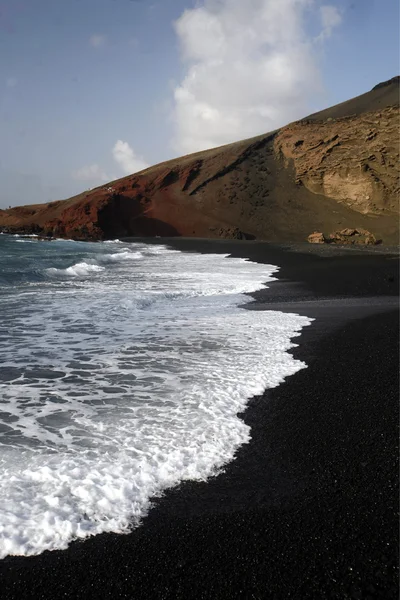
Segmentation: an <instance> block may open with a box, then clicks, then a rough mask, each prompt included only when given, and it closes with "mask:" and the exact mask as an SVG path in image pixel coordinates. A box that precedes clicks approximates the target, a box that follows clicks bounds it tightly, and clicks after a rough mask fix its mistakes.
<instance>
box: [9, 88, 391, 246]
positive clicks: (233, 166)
mask: <svg viewBox="0 0 400 600" xmlns="http://www.w3.org/2000/svg"><path fill="white" fill-rule="evenodd" d="M398 106H399V78H398V77H396V78H394V79H392V80H390V81H388V82H384V83H382V84H379V85H378V86H375V88H373V90H371V91H370V92H368V93H366V94H363V95H361V96H358V97H357V98H353V99H352V100H349V101H347V102H344V103H342V104H339V105H337V106H334V107H332V108H330V109H326V110H324V111H321V112H319V113H315V114H313V115H310V116H309V117H307V118H305V119H302V120H300V121H298V122H295V123H292V124H290V125H288V126H286V127H283V128H282V129H280V130H278V131H275V132H272V133H269V134H265V135H260V136H258V137H255V138H252V139H249V140H243V141H240V142H236V143H233V144H229V145H227V146H222V147H220V148H213V149H211V150H207V151H203V152H198V153H196V154H191V155H188V156H183V157H180V158H177V159H173V160H170V161H167V162H164V163H161V164H159V165H156V166H154V167H150V168H149V169H146V170H144V171H142V172H140V173H137V174H134V175H130V176H128V177H124V178H122V179H119V180H117V181H114V182H112V183H110V184H106V185H103V186H100V187H98V188H96V189H94V190H90V191H86V192H83V193H82V194H80V195H78V196H75V197H73V198H70V199H69V200H63V201H57V202H50V203H47V204H40V205H27V206H22V207H17V208H13V209H9V210H6V211H0V226H2V227H3V228H8V229H9V230H13V231H17V230H18V231H34V230H35V231H37V232H42V233H45V234H50V235H56V236H67V237H75V238H79V239H103V238H112V237H122V236H128V235H141V236H142V235H143V236H146V235H148V236H154V235H160V236H174V235H184V236H197V237H218V236H222V237H250V238H252V237H256V238H258V239H266V240H270V241H298V240H304V239H305V238H306V237H307V235H308V234H309V233H311V232H312V231H314V230H323V231H326V232H330V231H333V230H335V229H342V228H344V227H363V228H365V229H369V230H370V231H372V232H373V233H375V235H377V237H380V238H382V239H383V240H384V242H385V243H396V242H397V236H398V193H399V181H398V165H399V134H398V132H399V108H398Z"/></svg>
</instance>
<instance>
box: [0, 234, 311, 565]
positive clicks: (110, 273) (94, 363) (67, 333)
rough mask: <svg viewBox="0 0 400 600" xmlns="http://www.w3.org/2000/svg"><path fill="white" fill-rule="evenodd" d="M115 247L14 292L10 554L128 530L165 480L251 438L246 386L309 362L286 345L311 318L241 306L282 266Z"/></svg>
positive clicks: (202, 470) (207, 472)
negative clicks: (245, 414)
mask: <svg viewBox="0 0 400 600" xmlns="http://www.w3.org/2000/svg"><path fill="white" fill-rule="evenodd" d="M55 244H57V242H56V243H55ZM83 247H84V246H83ZM111 247H112V246H111ZM60 248H61V243H60ZM77 248H78V246H77ZM81 248H82V246H79V251H80V252H82V251H83V250H81ZM103 248H104V249H105V248H107V252H104V251H103ZM109 249H110V244H108V245H107V246H104V245H102V244H99V245H98V246H93V249H92V250H93V252H92V254H91V255H90V256H86V257H85V259H84V260H76V261H75V262H73V264H71V265H70V266H69V267H65V268H64V269H59V271H60V272H61V271H62V272H63V273H64V275H62V277H64V279H62V277H61V278H60V277H58V276H56V277H54V273H53V276H52V277H50V278H48V280H47V281H45V282H44V283H42V284H40V285H38V287H37V288H36V287H35V288H33V289H32V288H29V289H24V288H22V289H19V291H18V294H17V296H15V295H14V296H11V295H10V297H9V298H8V299H7V298H6V301H5V302H4V303H3V306H4V310H3V318H4V319H5V320H6V323H5V324H4V327H3V329H2V330H0V333H3V335H4V332H6V331H7V332H8V334H9V335H10V340H13V343H12V344H11V343H10V341H7V340H6V339H5V338H4V337H3V338H0V339H3V340H4V341H3V342H0V349H1V351H2V356H3V362H2V365H1V368H0V382H2V383H1V385H0V393H1V398H2V403H1V411H2V412H1V421H0V425H1V427H2V435H1V438H0V443H1V445H2V448H1V450H2V455H1V467H0V556H1V557H4V556H6V555H7V554H20V555H30V554H38V553H41V552H43V551H44V550H54V549H62V548H66V547H67V545H68V544H69V542H70V541H71V540H73V539H76V538H85V537H87V536H90V535H95V534H98V533H100V532H105V531H113V532H120V533H126V532H128V531H129V530H130V529H131V528H132V527H134V526H137V525H139V524H140V522H141V520H142V519H143V517H144V516H145V515H146V514H147V512H148V510H149V508H150V506H151V499H152V498H154V497H155V496H159V495H160V494H162V493H163V491H164V490H166V489H167V488H169V487H171V486H174V485H176V484H178V483H179V482H181V481H183V480H186V479H192V480H202V481H204V480H206V479H207V478H208V477H210V476H213V475H216V474H217V473H219V472H220V471H221V469H223V467H224V465H226V464H227V463H228V462H229V461H231V460H232V459H233V458H234V455H235V452H236V450H237V449H238V448H239V447H240V446H241V445H242V444H245V443H247V442H249V440H250V438H251V431H250V428H249V427H248V426H247V425H245V423H244V422H243V420H242V419H241V418H239V417H238V413H240V412H242V411H243V409H244V408H245V406H246V403H247V401H248V399H249V398H250V397H252V396H253V395H255V394H261V393H262V392H263V391H264V389H265V388H273V387H276V386H278V385H279V384H281V383H282V382H283V381H284V379H285V377H287V376H289V375H292V374H294V373H295V372H297V371H298V370H299V369H301V368H304V367H305V364H304V363H302V362H300V361H298V360H295V359H294V358H293V356H292V355H291V354H289V353H288V350H289V349H290V348H292V347H293V346H294V345H295V344H293V343H292V341H291V339H292V338H293V337H296V336H297V335H299V334H300V331H301V329H302V327H303V326H305V325H308V324H309V323H310V322H311V319H308V318H306V317H301V316H299V315H296V314H285V313H282V312H278V311H252V310H245V309H243V308H240V307H239V306H240V305H243V304H244V303H246V302H248V301H249V300H250V298H249V297H248V296H246V295H244V294H245V293H250V292H254V291H256V290H258V289H261V288H263V287H265V282H273V281H274V279H275V277H274V275H275V274H276V273H277V271H278V268H277V267H275V266H273V265H262V264H256V263H252V262H250V261H247V260H244V259H234V258H228V257H227V255H212V254H209V255H205V254H204V255H200V254H196V253H190V254H184V253H181V252H177V251H174V250H171V249H168V248H166V247H165V246H161V245H159V246H146V245H145V244H132V245H127V244H125V245H124V246H123V247H122V248H121V250H118V252H113V253H112V254H110V251H109ZM130 254H132V257H131V258H127V257H128V255H130ZM115 255H118V256H119V258H118V259H115V260H114V259H111V260H110V256H115ZM122 256H125V258H122ZM100 265H103V266H100ZM93 267H97V268H95V269H94V268H93ZM68 270H69V271H68ZM72 271H73V272H74V275H73V276H72V278H71V279H70V281H69V282H68V280H67V279H65V277H67V278H68V276H69V275H66V276H65V273H67V272H68V273H72ZM272 285H273V283H272ZM16 306H18V307H19V308H18V310H16ZM6 328H7V329H6ZM1 344H3V345H1Z"/></svg>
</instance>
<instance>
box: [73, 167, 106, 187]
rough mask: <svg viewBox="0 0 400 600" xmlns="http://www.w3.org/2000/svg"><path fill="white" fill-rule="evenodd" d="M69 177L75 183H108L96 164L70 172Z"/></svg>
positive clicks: (104, 174)
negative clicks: (70, 176)
mask: <svg viewBox="0 0 400 600" xmlns="http://www.w3.org/2000/svg"><path fill="white" fill-rule="evenodd" d="M71 175H72V179H75V180H76V181H88V182H91V183H93V184H96V183H98V184H100V183H104V182H107V181H110V178H109V177H108V176H107V174H106V173H104V171H103V170H102V169H101V167H99V165H97V164H92V165H86V166H84V167H82V168H80V169H77V170H76V171H72V173H71Z"/></svg>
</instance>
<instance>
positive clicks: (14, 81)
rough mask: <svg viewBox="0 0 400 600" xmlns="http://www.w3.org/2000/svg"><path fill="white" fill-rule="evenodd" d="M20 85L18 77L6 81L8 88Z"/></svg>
mask: <svg viewBox="0 0 400 600" xmlns="http://www.w3.org/2000/svg"><path fill="white" fill-rule="evenodd" d="M17 83H18V79H17V78H16V77H9V78H8V79H6V87H8V88H14V87H15V86H16V85H17Z"/></svg>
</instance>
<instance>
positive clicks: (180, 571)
mask: <svg viewBox="0 0 400 600" xmlns="http://www.w3.org/2000/svg"><path fill="white" fill-rule="evenodd" d="M155 242H156V243H160V242H164V240H155ZM171 243H172V244H173V246H174V247H177V248H180V249H184V250H189V251H190V250H197V251H203V252H229V253H232V254H233V255H235V256H243V257H249V258H250V259H252V260H257V261H259V262H267V263H271V264H276V265H279V266H280V267H281V270H280V272H279V274H278V278H279V280H278V281H276V282H274V283H271V284H270V287H269V288H268V289H266V290H261V291H260V292H257V293H256V294H254V302H252V303H251V304H249V305H247V307H246V308H247V309H250V310H266V309H275V310H283V311H289V312H296V313H298V314H304V315H307V316H310V317H314V318H315V319H316V320H315V321H314V323H313V324H312V325H311V326H310V327H306V328H304V329H303V331H302V335H301V336H300V337H299V338H296V339H295V342H296V344H298V347H297V348H295V349H294V350H293V354H294V356H295V357H296V358H299V359H301V360H304V361H305V362H306V363H307V365H308V368H307V369H304V370H302V371H299V372H298V373H296V374H295V375H294V376H292V377H289V378H288V379H287V380H286V382H285V383H284V384H283V385H281V386H279V387H278V388H275V389H273V390H267V391H266V392H265V393H264V395H262V396H259V397H255V398H253V399H252V400H251V401H250V402H249V405H248V408H247V410H246V411H245V413H244V414H243V415H242V418H243V419H244V420H245V421H246V423H248V424H249V425H250V426H251V433H252V439H251V442H250V443H249V444H247V445H245V446H242V447H241V448H240V449H239V451H238V453H237V455H236V460H234V461H233V462H232V463H230V464H229V465H227V466H226V469H225V471H224V473H222V474H221V475H219V476H217V477H215V478H213V479H211V480H210V481H208V482H207V483H195V482H187V483H184V484H182V485H180V486H179V487H178V488H176V489H173V490H170V491H169V492H167V493H166V494H165V496H164V497H163V498H161V499H159V500H157V501H156V502H155V507H154V508H153V509H152V511H151V512H150V514H149V515H148V517H147V518H146V519H145V520H144V523H143V525H142V526H141V527H140V528H139V529H137V530H135V531H133V532H132V533H131V534H130V535H126V536H118V535H112V534H103V535H99V536H96V537H94V538H91V539H89V540H87V541H85V542H75V543H73V544H71V546H70V547H69V548H68V550H66V551H57V552H45V553H43V554H42V555H40V556H37V557H30V558H22V557H8V558H6V559H5V560H3V561H1V562H0V585H1V598H4V599H7V598H13V599H14V598H15V599H17V598H18V599H19V598H30V599H31V598H35V599H36V598H38V599H39V598H43V599H54V598H71V599H72V598H132V599H142V598H143V599H145V598H146V599H147V598H157V599H161V598H163V599H164V598H165V599H167V598H168V599H171V600H172V599H176V598H182V599H183V598H185V599H187V598H196V599H197V598H204V599H210V600H211V599H212V600H215V599H227V598H246V599H247V598H259V599H264V598H265V599H270V598H271V599H272V598H273V599H281V598H282V599H284V598H298V599H304V598H318V599H324V598H338V599H339V598H340V599H342V598H363V599H364V598H365V599H367V598H370V599H375V598H382V599H385V600H389V599H392V598H393V599H394V598H398V584H397V574H398V573H397V565H398V521H397V511H398V458H397V457H398V453H397V442H398V390H399V385H398V383H399V382H398V367H397V365H398V357H399V352H398V310H397V306H398V305H397V302H398V298H397V294H398V285H399V282H398V261H397V259H396V257H395V256H394V255H393V254H390V253H385V249H380V250H379V251H360V252H358V251H352V250H343V251H342V250H341V249H339V248H335V249H330V248H311V247H309V246H308V247H307V246H302V245H300V246H292V247H290V248H289V247H278V246H272V245H270V244H265V243H259V242H230V241H226V242H225V241H201V240H182V239H177V240H173V242H171Z"/></svg>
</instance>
